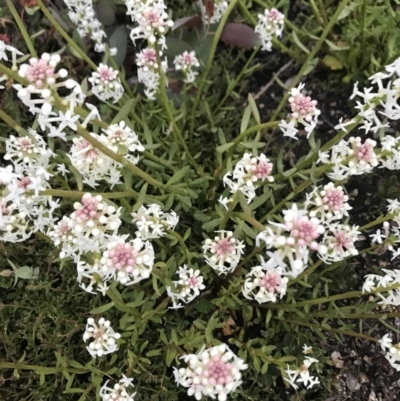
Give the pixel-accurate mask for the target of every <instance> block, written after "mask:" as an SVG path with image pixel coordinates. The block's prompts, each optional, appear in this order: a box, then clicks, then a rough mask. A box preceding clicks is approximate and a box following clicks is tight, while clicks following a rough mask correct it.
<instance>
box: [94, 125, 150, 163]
mask: <svg viewBox="0 0 400 401" xmlns="http://www.w3.org/2000/svg"><path fill="white" fill-rule="evenodd" d="M102 131H103V132H104V134H105V135H102V137H101V142H103V143H104V144H105V145H106V146H107V147H108V148H109V149H111V150H112V151H113V152H115V153H118V154H120V155H123V156H125V157H126V158H127V159H128V160H129V161H131V162H132V163H133V164H137V162H138V161H139V157H138V156H136V157H135V156H132V155H130V154H129V152H132V153H135V152H143V151H144V146H143V145H142V144H141V143H140V141H139V138H138V136H137V134H136V133H135V131H133V130H132V129H131V128H129V127H128V126H127V125H126V123H125V121H120V122H119V124H111V125H109V126H108V127H107V128H106V129H104V128H103V130H102Z"/></svg>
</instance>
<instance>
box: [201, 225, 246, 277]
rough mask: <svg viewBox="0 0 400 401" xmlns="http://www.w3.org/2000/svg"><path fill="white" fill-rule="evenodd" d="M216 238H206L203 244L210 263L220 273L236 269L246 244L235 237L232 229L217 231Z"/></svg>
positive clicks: (206, 257) (206, 258) (207, 260)
mask: <svg viewBox="0 0 400 401" xmlns="http://www.w3.org/2000/svg"><path fill="white" fill-rule="evenodd" d="M217 233H218V235H217V236H216V237H214V240H211V239H206V241H205V243H204V245H203V251H204V258H205V260H206V262H207V264H208V265H210V266H211V267H212V268H213V269H214V270H216V271H218V272H219V273H220V274H222V273H223V274H226V273H229V272H232V271H233V270H235V268H236V266H237V265H238V264H239V260H240V256H241V254H242V253H243V249H244V244H243V242H242V241H238V240H237V239H236V238H234V237H233V233H232V232H231V231H223V230H221V231H217Z"/></svg>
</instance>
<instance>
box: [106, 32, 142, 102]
mask: <svg viewBox="0 0 400 401" xmlns="http://www.w3.org/2000/svg"><path fill="white" fill-rule="evenodd" d="M108 44H109V46H110V48H112V47H115V48H117V54H116V55H115V56H113V57H114V60H115V62H116V63H117V65H118V67H121V65H122V63H123V62H124V60H125V57H126V52H127V48H128V30H127V29H126V26H125V25H120V26H119V27H118V28H117V29H116V30H115V31H114V32H113V33H112V35H111V36H110V39H109V41H108ZM130 100H133V99H130ZM135 100H136V99H135Z"/></svg>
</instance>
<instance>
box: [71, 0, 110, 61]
mask: <svg viewBox="0 0 400 401" xmlns="http://www.w3.org/2000/svg"><path fill="white" fill-rule="evenodd" d="M64 3H65V5H66V6H67V7H68V17H69V18H70V19H71V21H72V22H73V23H74V24H75V25H76V27H77V31H78V33H79V35H80V36H81V38H85V37H86V36H90V38H91V39H92V40H93V42H94V43H95V45H94V50H95V51H96V52H104V51H105V49H106V47H105V44H104V42H103V40H104V39H106V38H107V35H106V33H105V32H104V30H103V29H102V26H101V23H100V21H99V20H98V19H97V18H96V13H95V11H94V9H93V1H92V0H64ZM110 53H111V54H112V55H114V54H115V53H116V49H110Z"/></svg>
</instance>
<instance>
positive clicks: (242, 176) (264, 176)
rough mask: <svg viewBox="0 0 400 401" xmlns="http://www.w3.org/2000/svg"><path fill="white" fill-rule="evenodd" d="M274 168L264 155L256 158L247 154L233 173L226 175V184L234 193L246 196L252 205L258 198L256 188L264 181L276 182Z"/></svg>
mask: <svg viewBox="0 0 400 401" xmlns="http://www.w3.org/2000/svg"><path fill="white" fill-rule="evenodd" d="M272 168H273V164H272V163H271V162H270V160H269V159H268V158H267V157H266V156H265V155H264V154H261V155H260V156H257V157H254V156H252V155H251V154H250V153H245V154H244V155H243V158H242V159H241V160H239V162H238V163H237V164H236V166H235V168H234V170H233V172H232V173H230V172H229V173H227V174H225V176H224V184H225V185H227V186H228V187H229V188H230V190H231V192H232V193H235V192H237V191H241V192H242V193H243V194H244V195H245V196H246V199H247V202H248V203H251V201H252V200H253V198H254V197H255V196H256V192H255V190H256V188H258V187H259V186H260V185H261V184H262V183H263V182H264V181H267V182H273V181H274V177H272V175H271V172H272ZM230 177H232V179H231V178H230Z"/></svg>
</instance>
